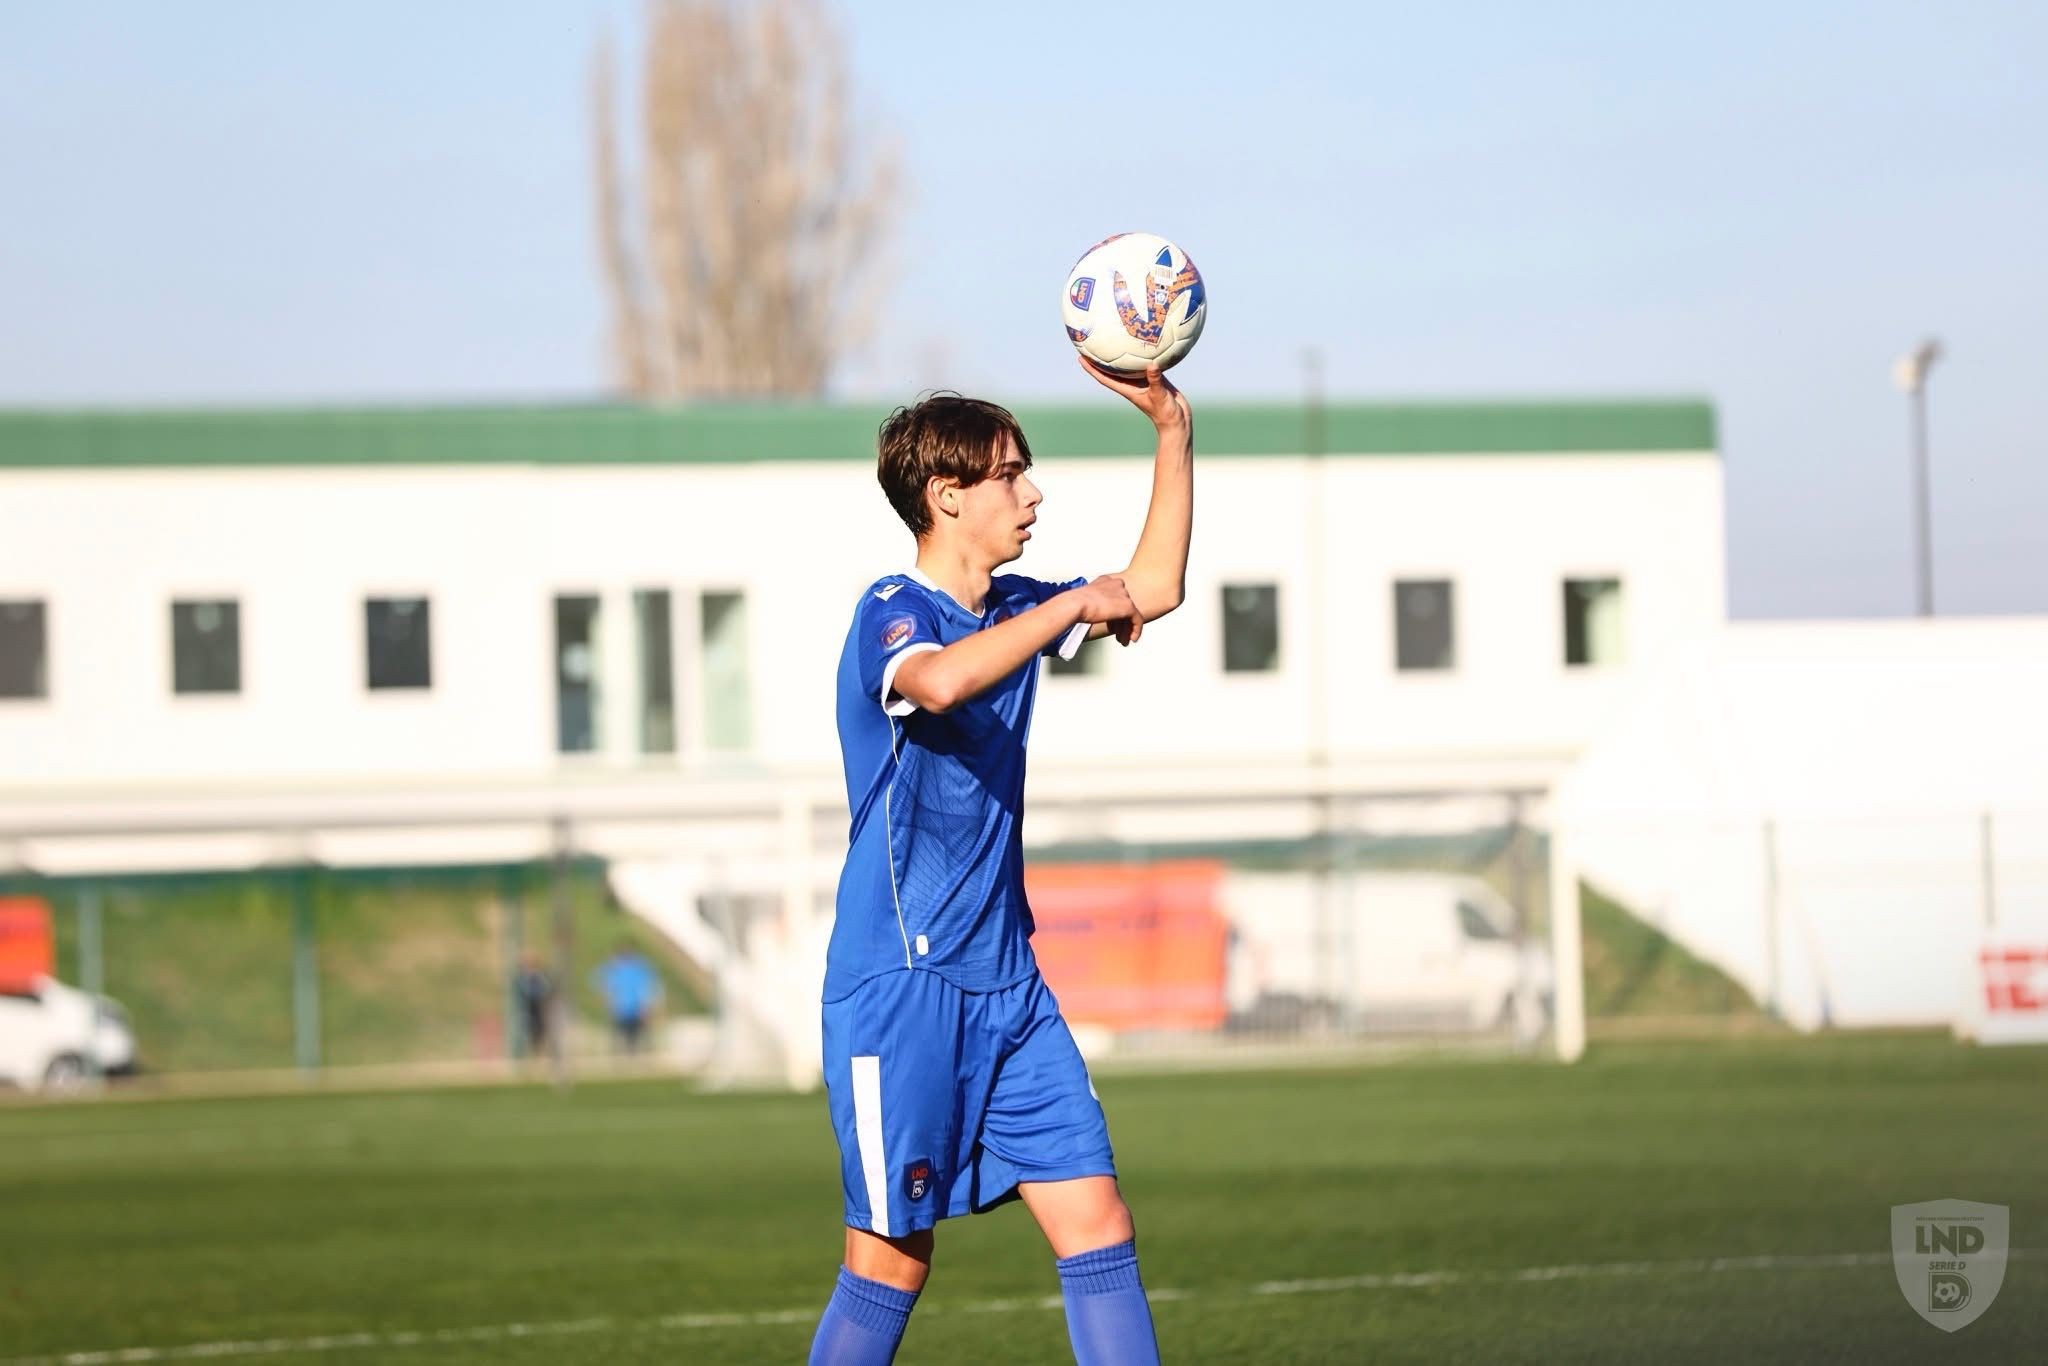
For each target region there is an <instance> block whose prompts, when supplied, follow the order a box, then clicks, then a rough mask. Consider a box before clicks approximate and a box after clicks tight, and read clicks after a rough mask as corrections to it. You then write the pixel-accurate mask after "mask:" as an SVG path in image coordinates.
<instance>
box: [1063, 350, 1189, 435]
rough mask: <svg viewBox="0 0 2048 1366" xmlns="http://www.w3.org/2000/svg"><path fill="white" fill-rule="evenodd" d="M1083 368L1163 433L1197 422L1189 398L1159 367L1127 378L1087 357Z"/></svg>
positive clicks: (1125, 375) (1118, 371)
mask: <svg viewBox="0 0 2048 1366" xmlns="http://www.w3.org/2000/svg"><path fill="white" fill-rule="evenodd" d="M1080 361H1081V368H1082V369H1083V370H1086V371H1087V372H1088V374H1089V375H1090V376H1091V377H1093V379H1094V380H1095V382H1096V383H1097V384H1100V385H1101V386H1102V387H1103V388H1105V389H1107V390H1109V391H1110V392H1111V393H1113V394H1121V395H1123V396H1124V397H1125V398H1127V399H1129V400H1130V401H1131V404H1132V405H1133V406H1134V407H1136V408H1137V410H1138V411H1139V412H1141V413H1143V414H1144V415H1145V416H1147V417H1149V418H1151V419H1152V425H1153V426H1154V427H1157V428H1159V429H1160V430H1161V431H1164V430H1166V429H1167V428H1170V427H1186V426H1189V425H1191V424H1192V423H1193V421H1194V418H1193V416H1192V415H1191V414H1190V413H1189V412H1188V400H1187V396H1186V395H1185V394H1183V393H1181V391H1180V390H1178V389H1176V388H1174V387H1173V381H1172V380H1170V379H1168V378H1167V377H1166V372H1165V371H1164V370H1161V369H1160V368H1159V367H1158V366H1156V365H1149V366H1147V367H1145V373H1143V374H1142V375H1138V374H1125V373H1124V372H1123V371H1121V370H1110V369H1107V368H1105V367H1103V366H1100V365H1097V364H1096V363H1095V362H1094V361H1092V360H1090V359H1088V358H1087V357H1086V356H1082V357H1080Z"/></svg>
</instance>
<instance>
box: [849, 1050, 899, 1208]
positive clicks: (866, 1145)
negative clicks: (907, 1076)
mask: <svg viewBox="0 0 2048 1366" xmlns="http://www.w3.org/2000/svg"><path fill="white" fill-rule="evenodd" d="M853 1141H854V1144H855V1146H856V1147H858V1148H859V1149H860V1174H861V1175H862V1176H863V1177H865V1178H866V1179H867V1187H868V1225H869V1227H871V1228H873V1229H874V1231H875V1232H877V1233H879V1234H881V1235H882V1236H883V1237H884V1238H887V1237H890V1236H891V1235H890V1233H889V1160H888V1157H887V1155H886V1154H885V1153H884V1152H883V1151H882V1059H881V1058H880V1057H879V1056H876V1055H872V1054H870V1055H867V1056H864V1057H857V1058H855V1059H854V1060H853Z"/></svg>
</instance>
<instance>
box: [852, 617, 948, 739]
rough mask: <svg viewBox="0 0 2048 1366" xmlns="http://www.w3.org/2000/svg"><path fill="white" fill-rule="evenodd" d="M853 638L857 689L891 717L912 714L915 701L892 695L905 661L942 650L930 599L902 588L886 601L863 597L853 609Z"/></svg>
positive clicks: (941, 641) (915, 708) (915, 704)
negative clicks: (858, 665) (857, 672)
mask: <svg viewBox="0 0 2048 1366" xmlns="http://www.w3.org/2000/svg"><path fill="white" fill-rule="evenodd" d="M886 586H887V585H884V587H885V588H886ZM853 635H854V649H855V651H856V653H857V657H858V659H859V663H860V686H861V691H862V692H864V693H866V694H867V695H868V697H870V698H871V699H873V700H874V701H875V702H876V703H878V704H879V705H880V706H881V707H882V709H883V710H884V711H886V712H888V713H889V715H891V716H908V715H910V713H912V712H914V711H916V710H917V703H915V702H913V701H911V700H910V699H909V698H907V697H893V696H891V695H890V693H891V690H892V689H893V688H894V687H895V685H896V671H897V670H898V669H900V668H902V667H903V661H904V660H906V659H909V658H910V657H911V656H912V655H918V654H924V653H926V652H928V651H931V650H939V649H943V648H945V642H944V641H943V640H941V639H940V638H939V621H938V613H937V612H936V611H935V610H934V609H933V606H932V603H931V601H930V600H929V599H927V598H926V597H925V595H924V594H923V593H921V592H919V591H918V590H917V589H915V588H902V589H899V590H898V591H895V592H892V593H889V594H888V596H886V597H883V596H881V595H880V593H879V592H878V591H870V592H867V593H864V594H862V595H861V600H860V606H859V607H857V608H855V609H854V616H853Z"/></svg>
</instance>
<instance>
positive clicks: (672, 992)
mask: <svg viewBox="0 0 2048 1366" xmlns="http://www.w3.org/2000/svg"><path fill="white" fill-rule="evenodd" d="M1220 786H1221V785H1219V784H1215V783H1210V784H1206V785H1205V792H1204V794H1203V795H1195V794H1192V793H1178V792H1162V791H1159V790H1156V789H1154V790H1152V791H1149V792H1142V793H1128V792H1126V793H1111V792H1104V791H1100V790H1089V789H1085V788H1077V789H1069V790H1060V789H1059V788H1058V787H1057V785H1055V786H1054V787H1053V789H1052V790H1049V791H1047V792H1045V793H1043V794H1035V795H1034V799H1033V806H1032V814H1031V816H1030V817H1029V819H1028V823H1027V827H1026V831H1025V836H1026V844H1027V866H1028V872H1027V882H1028V889H1029V893H1030V899H1031V902H1032V905H1033V907H1034V911H1035V914H1036V918H1037V932H1036V937H1035V940H1034V943H1035V946H1036V948H1037V951H1038V954H1039V957H1040V961H1041V964H1042V966H1043V968H1044V971H1045V973H1046V976H1047V979H1048V981H1049V982H1050V983H1051V984H1052V986H1053V988H1054V990H1055V992H1056V993H1057V994H1058V995H1059V996H1060V998H1061V1000H1062V1003H1063V1007H1064V1009H1065V1011H1066V1014H1067V1016H1068V1018H1069V1019H1070V1021H1071V1022H1072V1023H1073V1025H1074V1027H1075V1032H1076V1034H1077V1036H1078V1037H1079V1038H1080V1039H1081V1041H1082V1043H1083V1046H1084V1048H1085V1049H1086V1050H1087V1051H1088V1052H1089V1053H1090V1054H1091V1055H1092V1056H1094V1057H1097V1058H1109V1059H1135V1060H1140V1061H1165V1060H1169V1059H1172V1060H1181V1059H1192V1060H1203V1059H1211V1060H1213V1059H1218V1058H1222V1057H1227V1056H1233V1055H1239V1056H1245V1057H1272V1056H1280V1057H1285V1056H1305V1055H1307V1054H1310V1053H1315V1052H1320V1051H1326V1050H1332V1049H1342V1050H1355V1049H1359V1048H1373V1047H1381V1046H1385V1045H1388V1044H1390V1043H1398V1044H1400V1045H1402V1046H1409V1045H1413V1044H1416V1043H1427V1044H1429V1045H1430V1046H1442V1045H1445V1044H1456V1045H1459V1046H1464V1045H1471V1044H1479V1045H1484V1046H1498V1047H1502V1048H1519V1049H1525V1050H1526V1049H1530V1048H1533V1047H1535V1046H1537V1044H1538V1043H1539V1042H1540V1041H1541V1039H1542V1038H1543V1036H1544V1034H1545V1031H1546V1030H1547V1029H1548V1027H1549V1022H1550V1010H1551V996H1552V991H1553V985H1554V982H1555V980H1556V968H1555V967H1554V965H1553V962H1552V959H1553V950H1552V946H1551V944H1550V943H1549V940H1548V929H1549V915H1548V899H1549V881H1548V872H1547V868H1546V862H1545V860H1546V847H1547V841H1546V838H1545V836H1544V834H1543V833H1542V831H1541V829H1540V828H1539V827H1538V825H1537V824H1536V823H1535V822H1534V821H1533V820H1532V819H1531V814H1532V812H1534V811H1536V810H1538V809H1539V806H1540V801H1539V797H1538V794H1536V793H1534V792H1485V793H1461V794H1448V795H1446V794H1387V793H1370V792H1342V791H1326V792H1320V793H1311V792H1306V791H1303V790H1301V789H1300V788H1299V787H1295V788H1292V789H1289V788H1284V787H1283V788H1274V789H1268V790H1263V791H1243V790H1239V791H1227V790H1226V791H1219V790H1218V789H1219V787H1220ZM240 821H241V818H239V817H219V818H209V819H203V820H200V819H187V820H184V821H182V822H179V823H176V824H174V825H164V826H158V827H148V826H137V827H134V828H126V829H123V828H115V827H112V826H104V825H100V826H93V827H90V828H85V829H73V830H68V831H58V832H56V833H49V832H34V831H20V832H0V835H8V836H9V837H10V838H11V843H9V844H7V845H6V847H8V848H11V849H13V850H14V851H16V860H15V862H16V867H15V869H14V871H13V872H11V873H0V897H12V898H21V899H27V900H28V901H31V902H35V903H40V904H41V905H42V906H44V907H46V908H47V911H48V913H49V914H48V921H49V923H50V925H51V927H52V929H53V931H54V951H55V962H54V967H55V973H54V977H55V980H56V982H57V983H58V984H60V985H59V986H58V987H57V988H56V991H58V992H59V993H61V992H62V991H63V989H64V988H65V987H71V988H76V989H77V990H78V991H82V992H84V993H85V994H86V995H87V996H88V997H90V998H100V999H101V1000H102V1002H103V1004H102V1006H101V1007H100V1014H101V1016H102V1020H101V1024H100V1026H99V1030H98V1033H97V1034H96V1035H95V1038H96V1039H97V1040H98V1042H97V1043H96V1044H95V1045H94V1046H93V1047H91V1048H87V1049H83V1050H72V1051H74V1052H82V1053H83V1055H84V1061H85V1062H86V1064H87V1067H86V1070H88V1071H90V1070H91V1069H92V1068H93V1067H94V1066H98V1067H104V1068H110V1069H114V1070H118V1071H123V1072H126V1071H129V1070H134V1071H136V1072H137V1073H138V1074H139V1075H140V1076H142V1077H144V1078H150V1077H156V1078H171V1079H184V1078H192V1077H205V1076H212V1077H216V1078H223V1077H225V1076H227V1075H229V1074H232V1075H233V1076H236V1077H245V1076H246V1077H274V1076H277V1075H279V1074H286V1075H293V1074H295V1075H298V1076H301V1077H328V1078H332V1077H334V1076H335V1075H337V1074H341V1075H348V1074H351V1073H354V1072H361V1073H364V1074H366V1075H372V1076H382V1075H386V1074H388V1075H392V1076H400V1075H414V1076H421V1077H436V1076H446V1075H475V1074H479V1073H483V1074H489V1073H493V1072H506V1071H513V1072H516V1071H518V1070H520V1069H530V1070H533V1071H535V1072H536V1073H538V1074H541V1075H552V1076H555V1077H558V1078H567V1077H569V1076H571V1075H573V1074H574V1073H576V1072H577V1071H578V1070H589V1069H597V1068H618V1067H650V1068H658V1069H664V1070H671V1071H677V1072H684V1073H694V1074H699V1075H704V1076H709V1077H712V1078H718V1079H725V1080H750V1081H751V1080H768V1081H773V1082H777V1083H781V1084H791V1085H808V1084H812V1083H813V1082H814V1081H815V1079H816V1074H817V1017H818V1006H817V1001H818V987H819V981H820V975H821V972H822V965H823V958H824V952H825V945H826V942H827V940H828V938H829V935H830V929H831V917H832V896H833V889H834V886H835V883H836V878H837V871H838V864H839V861H840V858H841V857H842V855H843V851H844V841H845V815H844V807H843V803H840V802H838V801H836V800H835V799H834V797H833V796H831V795H830V794H829V790H827V789H819V788H816V787H790V786H781V787H776V786H771V785H754V786H752V787H748V788H745V789H744V790H734V791H730V792H727V793H724V794H716V793H706V794H700V797H699V799H698V800H694V801H692V802H691V803H690V804H689V805H688V806H684V807H664V806H662V805H660V804H658V803H637V804H630V805H625V806H620V807H617V808H615V809H603V808H601V807H597V806H594V805H592V804H589V803H585V804H584V806H583V809H580V810H575V811H566V812H565V811H554V812H547V813H515V814H506V813H490V812H485V813H468V814H461V813H451V812H449V811H446V810H443V811H440V812H437V813H413V814H398V815H392V816H389V817H365V816H362V815H360V814H357V815H353V816H350V817H348V818H346V819H341V818H329V819H326V820H323V819H322V818H320V817H319V816H318V815H317V814H308V813H291V812H281V813H278V814H277V815H276V816H275V817H274V818H273V819H272V820H271V821H270V822H269V823H268V824H266V826H264V827H263V828H261V829H256V830H252V829H250V828H248V827H247V826H246V825H244V824H241V823H240ZM223 841H226V842H227V844H232V845H233V846H234V848H235V849H238V850H240V851H242V852H243V853H244V854H246V853H247V852H248V850H250V849H251V848H258V849H260V850H268V851H273V852H275V851H284V852H285V853H286V854H296V855H297V857H286V858H270V859H266V860H264V861H262V862H259V863H258V864H257V865H256V866H246V865H245V866H240V867H234V866H228V867H208V866H205V865H207V864H208V863H209V862H228V861H229V860H225V859H221V858H220V857H219V855H220V853H221V851H222V849H223V848H225V847H227V845H224V844H223ZM238 841H239V843H237V842H238ZM484 846H490V847H494V848H497V849H499V850H501V851H506V852H505V856H501V857H496V858H489V859H480V858H476V857H474V856H473V855H474V852H475V850H476V849H477V848H479V847H484ZM401 859H404V860H406V861H401ZM95 861H97V862H100V863H102V864H109V865H112V867H113V869H118V871H116V870H110V869H109V868H107V867H100V868H81V867H79V866H78V865H80V864H84V863H91V862H95ZM38 863H40V864H43V865H47V866H40V867H39V866H35V865H36V864H38ZM23 864H28V865H30V866H21V865H23ZM152 864H156V865H160V866H159V867H157V868H155V869H151V865H152ZM195 864H197V865H200V866H197V867H195V866H193V865H195ZM163 867H169V868H172V869H178V870H177V871H163V870H162V868H163ZM622 956H623V957H630V958H637V959H639V960H641V961H644V962H645V963H646V964H647V965H649V967H651V969H652V971H653V974H654V977H655V978H656V980H658V982H659V993H658V994H659V997H660V1002H661V1004H660V1008H659V1010H658V1012H657V1013H656V1015H655V1016H654V1018H652V1019H650V1020H648V1021H647V1022H646V1024H645V1025H643V1026H642V1027H641V1029H640V1030H639V1031H638V1032H637V1037H628V1034H627V1032H626V1031H622V1030H621V1029H620V1028H619V1027H617V1024H616V1022H615V1021H614V1019H613V1015H614V1013H615V1012H613V1011H612V1010H611V1009H610V1008H609V1006H610V1002H608V1000H607V986H608V985H609V984H610V983H609V977H610V971H611V969H610V968H609V967H608V966H607V964H608V960H615V959H617V958H619V957H622ZM28 994H29V993H24V992H21V991H17V992H16V993H15V995H14V996H13V997H12V998H10V999H9V1000H0V1074H4V1073H5V1071H6V1068H7V1066H8V1064H7V1063H6V1061H5V1058H6V1057H7V1056H10V1054H9V1048H10V1045H9V1043H8V1039H9V1037H10V1036H12V1037H13V1038H14V1042H15V1044H17V1045H19V1044H20V1037H19V1036H20V1035H21V1033H22V1031H23V1030H24V1029H26V1028H29V1027H30V1025H28V1024H24V1023H23V1021H24V1019H25V1018H26V1015H27V1014H28V1013H32V1012H30V1010H29V1008H30V1007H32V1006H34V1005H36V1004H39V1003H37V1002H33V1001H29V1000H26V999H24V998H25V996H27V995H28ZM9 1005H11V1006H13V1007H16V1009H15V1010H14V1012H13V1013H12V1014H9V1013H7V1011H6V1009H5V1007H7V1006H9ZM45 1013H47V1011H46V1012H45ZM10 1020H11V1021H12V1023H9V1021H10ZM123 1030H125V1031H126V1032H127V1034H128V1036H129V1038H130V1039H132V1051H130V1052H126V1053H124V1051H123V1049H122V1047H121V1046H120V1045H119V1041H118V1039H117V1038H114V1037H113V1036H115V1035H118V1033H119V1032H120V1031H123ZM12 1051H13V1053H14V1054H20V1053H22V1052H24V1048H23V1047H14V1048H13V1050H12ZM54 1056H55V1054H54V1053H49V1052H48V1050H46V1062H47V1059H48V1058H49V1057H54ZM13 1066H14V1067H15V1069H16V1071H17V1072H19V1071H21V1070H22V1069H23V1067H24V1066H25V1064H23V1063H22V1062H21V1061H20V1060H19V1059H17V1060H16V1062H15V1063H14V1064H13ZM14 1080H16V1081H17V1082H18V1083H25V1084H34V1082H35V1079H34V1078H23V1077H20V1076H17V1077H15V1078H14Z"/></svg>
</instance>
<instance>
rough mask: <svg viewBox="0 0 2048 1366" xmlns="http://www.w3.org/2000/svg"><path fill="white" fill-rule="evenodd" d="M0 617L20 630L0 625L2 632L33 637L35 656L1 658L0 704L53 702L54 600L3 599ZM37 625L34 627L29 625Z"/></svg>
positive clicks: (0, 603)
mask: <svg viewBox="0 0 2048 1366" xmlns="http://www.w3.org/2000/svg"><path fill="white" fill-rule="evenodd" d="M0 615H4V616H5V618H6V620H7V621H9V622H13V621H19V622H20V623H23V624H22V625H20V626H19V627H16V626H11V625H5V624H4V623H0V629H4V630H7V631H10V632H11V631H13V630H15V629H20V630H22V631H23V632H24V633H26V634H27V635H31V636H33V649H34V655H33V657H32V658H30V659H29V660H28V661H26V662H21V661H17V660H14V659H11V658H0V702H47V701H48V700H49V699H50V600H49V599H48V598H0ZM30 622H33V625H29V624H27V623H30Z"/></svg>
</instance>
